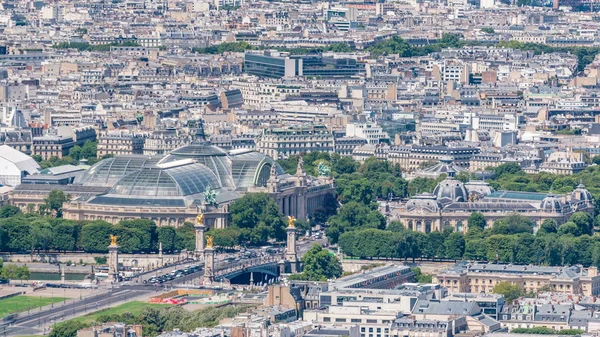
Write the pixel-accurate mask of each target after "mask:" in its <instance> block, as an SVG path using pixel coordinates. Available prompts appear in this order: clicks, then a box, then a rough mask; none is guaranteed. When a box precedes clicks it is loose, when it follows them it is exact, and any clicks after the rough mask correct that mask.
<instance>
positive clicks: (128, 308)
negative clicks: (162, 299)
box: [69, 301, 170, 323]
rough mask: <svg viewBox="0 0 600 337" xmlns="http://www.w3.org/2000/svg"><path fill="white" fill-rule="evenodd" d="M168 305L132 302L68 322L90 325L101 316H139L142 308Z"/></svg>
mask: <svg viewBox="0 0 600 337" xmlns="http://www.w3.org/2000/svg"><path fill="white" fill-rule="evenodd" d="M168 305H170V304H155V303H147V302H139V301H133V302H127V303H123V304H121V305H118V306H116V307H113V308H108V309H103V310H99V311H96V312H92V313H89V314H87V315H84V316H79V317H76V318H73V319H70V320H69V321H71V322H83V323H90V322H94V321H96V319H97V318H98V317H100V316H101V315H121V314H124V313H126V312H128V313H131V314H133V315H139V314H141V313H142V311H143V310H144V308H147V307H161V306H168Z"/></svg>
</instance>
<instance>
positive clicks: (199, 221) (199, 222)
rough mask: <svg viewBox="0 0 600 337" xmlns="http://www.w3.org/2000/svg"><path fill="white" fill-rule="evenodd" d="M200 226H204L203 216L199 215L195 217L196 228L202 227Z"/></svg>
mask: <svg viewBox="0 0 600 337" xmlns="http://www.w3.org/2000/svg"><path fill="white" fill-rule="evenodd" d="M202 225H204V214H202V213H200V214H198V216H197V217H196V226H202Z"/></svg>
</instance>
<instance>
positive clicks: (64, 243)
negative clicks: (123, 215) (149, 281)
mask: <svg viewBox="0 0 600 337" xmlns="http://www.w3.org/2000/svg"><path fill="white" fill-rule="evenodd" d="M16 211H17V213H15V208H14V207H11V206H4V207H2V208H0V217H1V219H0V251H8V252H31V251H50V250H52V251H86V252H89V253H103V252H106V251H107V248H106V247H107V246H108V243H109V235H110V234H113V235H118V236H119V243H120V245H121V251H122V252H124V253H137V252H152V251H157V250H158V243H159V242H162V246H163V250H164V251H165V252H174V251H179V250H182V249H188V250H193V249H194V244H195V239H194V237H195V231H194V228H193V225H192V224H190V223H186V224H184V225H183V226H181V227H180V228H177V229H176V228H174V227H170V226H163V227H157V226H156V224H154V222H153V221H150V220H145V219H138V220H127V221H121V222H120V223H118V224H117V225H112V224H110V223H108V222H105V221H100V220H97V221H83V222H77V221H71V220H66V219H61V218H54V217H47V216H41V215H39V214H34V213H25V214H23V213H20V212H18V208H17V209H16ZM3 215H4V216H3Z"/></svg>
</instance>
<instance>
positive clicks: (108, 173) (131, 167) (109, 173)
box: [74, 155, 160, 187]
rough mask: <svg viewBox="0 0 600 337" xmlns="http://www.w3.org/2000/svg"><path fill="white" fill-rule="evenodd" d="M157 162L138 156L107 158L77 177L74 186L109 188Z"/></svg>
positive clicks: (151, 158)
mask: <svg viewBox="0 0 600 337" xmlns="http://www.w3.org/2000/svg"><path fill="white" fill-rule="evenodd" d="M159 160H160V157H150V156H140V155H137V156H136V155H129V156H116V157H112V158H107V159H104V160H101V161H99V162H98V163H96V164H95V165H94V166H92V167H90V169H89V170H87V171H86V172H85V173H84V174H82V175H81V176H79V177H77V178H76V179H75V182H74V184H81V185H87V186H104V187H111V186H114V184H116V183H117V181H119V180H120V179H121V178H123V177H125V176H127V175H128V174H131V173H133V172H137V171H139V170H140V169H141V168H142V167H144V166H152V165H155V164H156V163H158V161H159Z"/></svg>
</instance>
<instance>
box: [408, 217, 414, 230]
mask: <svg viewBox="0 0 600 337" xmlns="http://www.w3.org/2000/svg"><path fill="white" fill-rule="evenodd" d="M408 229H410V230H411V231H412V230H414V228H413V221H412V220H408Z"/></svg>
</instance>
